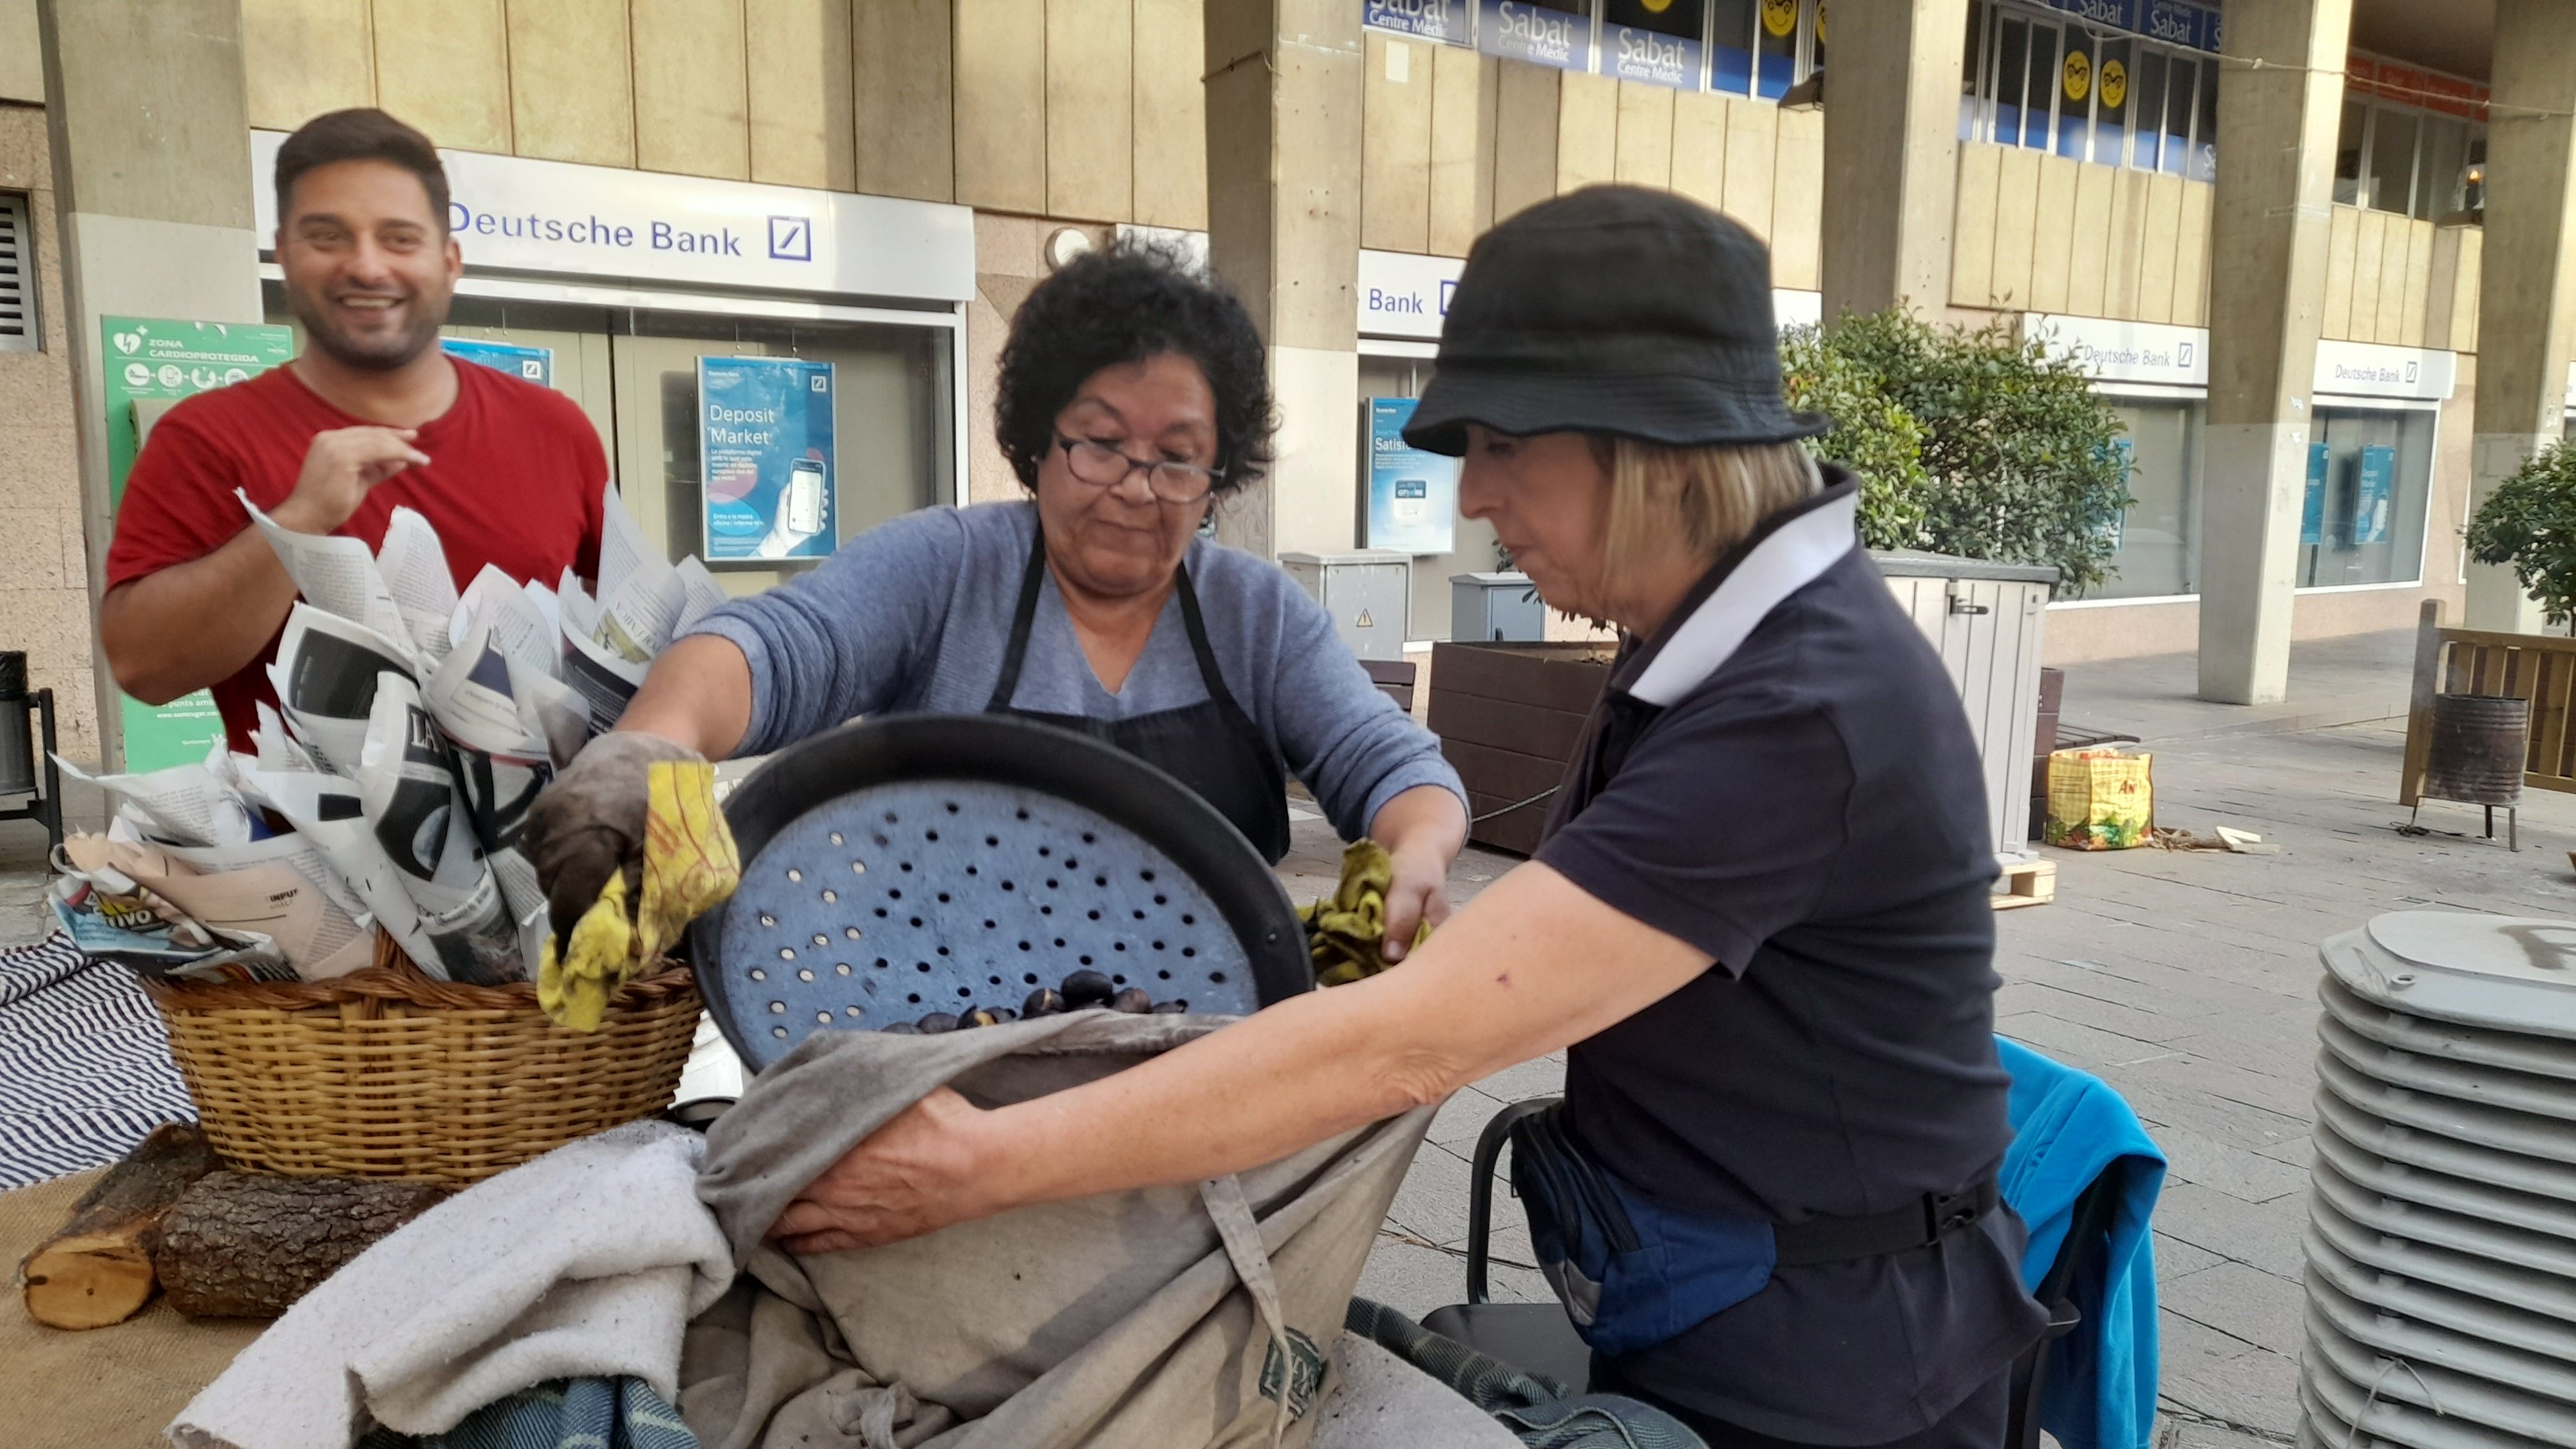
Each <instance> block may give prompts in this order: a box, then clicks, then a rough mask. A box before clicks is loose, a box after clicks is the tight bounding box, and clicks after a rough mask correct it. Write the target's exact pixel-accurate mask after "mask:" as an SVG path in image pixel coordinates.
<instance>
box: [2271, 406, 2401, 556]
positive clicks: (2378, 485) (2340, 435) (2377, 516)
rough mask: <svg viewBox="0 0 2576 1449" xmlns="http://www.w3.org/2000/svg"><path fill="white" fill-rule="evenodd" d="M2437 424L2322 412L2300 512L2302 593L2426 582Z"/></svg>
mask: <svg viewBox="0 0 2576 1449" xmlns="http://www.w3.org/2000/svg"><path fill="white" fill-rule="evenodd" d="M2433 422H2434V415H2433V414H2432V413H2430V412H2414V411H2397V410H2393V409H2378V408H2367V409H2365V408H2335V407H2320V408H2318V409H2317V410H2316V430H2317V440H2316V441H2314V442H2312V443H2310V444H2309V445H2308V471H2307V479H2306V486H2305V488H2304V489H2303V491H2302V494H2301V499H2300V509H2299V570H2298V581H2299V586H2300V587H2301V588H2317V587H2327V586H2332V585H2337V584H2401V583H2412V582H2414V581H2415V580H2417V579H2419V578H2421V577H2423V572H2424V516H2425V509H2426V503H2427V500H2428V499H2429V498H2430V496H2431V494H2432V479H2433Z"/></svg>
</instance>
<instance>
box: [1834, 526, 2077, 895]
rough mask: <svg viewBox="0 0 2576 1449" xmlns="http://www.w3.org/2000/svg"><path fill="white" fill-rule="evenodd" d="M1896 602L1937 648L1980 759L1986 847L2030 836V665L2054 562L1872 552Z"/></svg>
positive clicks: (2036, 658)
mask: <svg viewBox="0 0 2576 1449" xmlns="http://www.w3.org/2000/svg"><path fill="white" fill-rule="evenodd" d="M1870 556H1871V557H1872V558H1875V559H1876V560H1878V569H1879V572H1880V573H1883V574H1885V575H1886V576H1887V586H1888V588H1889V589H1890V590H1891V591H1893V592H1894V593H1895V595H1896V602H1897V604H1898V605H1899V606H1900V607H1902V608H1903V609H1904V610H1905V612H1906V613H1907V614H1909V615H1911V616H1912V617H1913V619H1914V622H1915V624H1916V626H1917V627H1919V628H1921V629H1922V630H1923V637H1925V638H1926V639H1929V640H1931V641H1932V647H1933V648H1934V649H1936V650H1938V651H1940V654H1941V664H1942V667H1943V668H1945V669H1947V670H1948V671H1949V674H1950V682H1951V683H1952V684H1954V685H1956V686H1957V687H1958V690H1959V702H1960V703H1961V704H1962V705H1964V706H1966V708H1967V711H1968V729H1969V731H1970V733H1972V734H1973V735H1974V736H1975V737H1976V741H1977V756H1978V759H1979V760H1980V761H1982V762H1983V764H1984V766H1985V775H1986V814H1987V817H1988V819H1989V821H1990V823H1991V824H1992V825H1993V827H1994V838H1995V853H1996V854H1997V855H1998V856H2014V857H2018V856H2020V855H2021V854H2023V852H2024V851H2025V850H2026V849H2027V847H2028V844H2029V840H2030V761H2031V753H2032V749H2033V746H2034V737H2035V736H2036V734H2037V732H2038V729H2039V666H2040V654H2041V647H2042V644H2043V642H2044V630H2043V626H2044V625H2045V624H2046V622H2047V619H2048V595H2049V590H2050V589H2051V588H2052V587H2053V586H2054V585H2055V584H2056V583H2057V570H2055V569H2053V568H2048V567H2045V566H2032V565H2026V564H2001V563H1985V562H1982V561H1980V560H1977V559H1966V558H1951V557H1949V556H1947V555H1944V554H1937V553H1914V552H1910V551H1906V552H1888V553H1876V552H1874V553H1872V554H1871V555H1870Z"/></svg>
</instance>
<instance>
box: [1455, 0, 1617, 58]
mask: <svg viewBox="0 0 2576 1449" xmlns="http://www.w3.org/2000/svg"><path fill="white" fill-rule="evenodd" d="M1476 14H1477V19H1478V22H1479V23H1478V24H1477V26H1476V48H1477V49H1478V50H1481V51H1483V52H1485V53H1486V54H1487V55H1499V56H1501V57H1502V58H1503V59H1505V60H1526V61H1528V62H1530V63H1531V64H1533V65H1548V66H1554V67H1556V68H1557V69H1558V70H1590V69H1592V15H1591V6H1589V5H1586V6H1585V7H1584V13H1582V14H1572V13H1569V12H1567V11H1563V10H1552V9H1549V8H1548V7H1547V6H1544V5H1537V4H1532V3H1531V0H1477V11H1476Z"/></svg>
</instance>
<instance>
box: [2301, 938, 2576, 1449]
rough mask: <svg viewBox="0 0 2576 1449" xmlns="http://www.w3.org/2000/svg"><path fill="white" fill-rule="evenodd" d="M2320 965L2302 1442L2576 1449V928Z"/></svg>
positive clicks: (2349, 954) (2415, 947)
mask: <svg viewBox="0 0 2576 1449" xmlns="http://www.w3.org/2000/svg"><path fill="white" fill-rule="evenodd" d="M2320 954H2321V956H2322V957H2323V959H2324V964H2325V968H2326V978H2325V981H2324V984H2323V986H2322V988H2321V995H2322V998H2323V1002H2324V1008H2325V1009H2324V1013H2323V1015H2322V1017H2321V1018H2320V1020H2319V1022H2318V1032H2319V1035H2320V1036H2321V1038H2322V1039H2323V1047H2324V1050H2323V1051H2322V1052H2321V1053H2320V1054H2319V1056H2318V1059H2317V1120H2316V1127H2315V1131H2314V1139H2313V1140H2314V1146H2315V1161H2314V1165H2313V1167H2312V1168H2311V1173H2312V1177H2311V1191H2310V1194H2309V1206H2308V1233H2307V1240H2306V1256H2307V1292H2306V1298H2307V1307H2306V1329H2307V1352H2306V1353H2305V1354H2304V1355H2303V1356H2302V1362H2301V1366H2300V1384H2299V1394H2300V1408H2301V1412H2302V1418H2303V1424H2302V1433H2301V1435H2300V1442H2301V1443H2302V1444H2314V1445H2325V1446H2341V1445H2345V1444H2378V1445H2390V1446H2395V1445H2403V1446H2409V1449H2479V1446H2501V1445H2510V1444H2568V1443H2571V1442H2576V921H2556V920H2538V919H2515V918H2511V917H2499V916H2481V915H2470V914H2465V913H2451V912H2440V911H2400V912H2393V913H2391V914H2388V915H2383V916H2379V917H2377V918H2375V919H2373V920H2372V921H2371V922H2370V924H2369V925H2368V926H2366V927H2364V928H2363V929H2361V930H2358V931H2350V932H2346V933H2345V934H2343V935H2340V936H2336V937H2334V938H2333V939H2331V940H2329V941H2327V942H2326V943H2325V945H2324V946H2323V948H2322V949H2321V952H2320Z"/></svg>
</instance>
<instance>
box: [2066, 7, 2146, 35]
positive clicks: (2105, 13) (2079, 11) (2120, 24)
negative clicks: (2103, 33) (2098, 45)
mask: <svg viewBox="0 0 2576 1449" xmlns="http://www.w3.org/2000/svg"><path fill="white" fill-rule="evenodd" d="M2049 3H2050V4H2052V5H2054V6H2056V7H2057V8H2058V9H2060V10H2063V11H2065V12H2066V13H2067V14H2069V15H2072V16H2074V17H2076V18H2077V19H2079V20H2088V21H2091V22H2092V23H2093V24H2095V25H2108V26H2111V27H2113V28H2115V29H2119V30H2135V29H2137V28H2138V0H2049Z"/></svg>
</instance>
